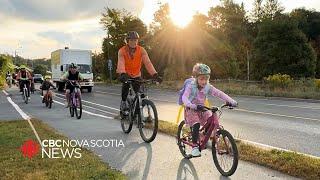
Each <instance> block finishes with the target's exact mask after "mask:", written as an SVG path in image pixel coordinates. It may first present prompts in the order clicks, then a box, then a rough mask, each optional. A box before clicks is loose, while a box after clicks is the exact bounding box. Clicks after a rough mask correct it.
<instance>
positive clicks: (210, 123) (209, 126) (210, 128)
mask: <svg viewBox="0 0 320 180" xmlns="http://www.w3.org/2000/svg"><path fill="white" fill-rule="evenodd" d="M218 111H219V112H220V113H221V110H220V109H218V110H217V111H215V112H212V116H210V117H209V118H208V120H207V121H206V123H205V124H204V125H203V126H202V127H201V128H200V129H199V132H201V131H205V130H206V131H207V132H206V134H205V136H204V137H203V136H202V135H201V134H200V133H199V138H198V141H199V148H200V150H204V149H206V144H207V142H208V141H209V139H210V137H211V135H212V134H213V135H214V136H213V138H214V140H215V134H216V132H217V131H218V130H219V129H223V127H222V126H220V125H219V119H220V115H221V114H220V115H219V117H218V121H217V122H218V123H217V124H215V123H214V116H215V113H216V112H218ZM182 142H183V143H185V144H187V145H189V146H194V145H195V144H194V143H192V142H189V141H187V140H185V139H182Z"/></svg>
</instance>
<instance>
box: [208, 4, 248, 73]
mask: <svg viewBox="0 0 320 180" xmlns="http://www.w3.org/2000/svg"><path fill="white" fill-rule="evenodd" d="M208 17H209V22H210V25H211V27H212V28H213V32H212V36H214V37H217V38H219V39H220V42H221V43H220V44H221V45H222V46H224V48H222V50H224V51H225V52H228V53H223V54H225V55H226V56H225V57H222V58H221V59H218V61H222V62H217V63H218V64H220V65H218V67H223V68H226V67H228V66H227V64H230V62H233V63H234V62H235V64H237V66H236V67H238V68H239V69H237V70H235V71H238V72H239V73H236V74H237V75H240V77H241V78H245V77H246V74H247V52H248V51H250V50H251V48H252V47H251V46H252V41H253V38H252V36H251V33H250V30H249V28H250V27H251V26H250V23H249V21H248V17H247V16H246V11H245V9H244V5H243V4H240V5H239V4H237V3H235V2H234V1H233V0H223V1H222V5H221V6H216V7H212V8H211V9H210V11H209V12H208ZM213 53H218V54H221V52H217V51H215V52H213ZM233 63H231V64H233ZM223 64H224V65H223ZM224 70H225V72H226V75H227V76H234V74H230V71H228V70H226V69H224Z"/></svg>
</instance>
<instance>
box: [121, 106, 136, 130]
mask: <svg viewBox="0 0 320 180" xmlns="http://www.w3.org/2000/svg"><path fill="white" fill-rule="evenodd" d="M127 103H128V104H129V101H128V100H127ZM132 117H133V115H132V109H131V108H129V114H128V115H127V116H124V115H123V114H122V112H120V118H121V128H122V131H123V132H124V133H126V134H128V133H130V132H131V130H132V124H133V120H132Z"/></svg>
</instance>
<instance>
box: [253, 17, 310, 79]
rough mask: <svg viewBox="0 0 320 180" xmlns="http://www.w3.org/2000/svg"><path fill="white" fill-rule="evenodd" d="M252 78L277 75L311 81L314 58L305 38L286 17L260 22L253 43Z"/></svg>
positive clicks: (296, 26)
mask: <svg viewBox="0 0 320 180" xmlns="http://www.w3.org/2000/svg"><path fill="white" fill-rule="evenodd" d="M253 65H254V75H255V77H256V78H257V79H261V78H262V77H265V76H268V75H272V74H276V73H281V74H288V75H290V76H292V77H296V78H298V77H313V76H314V75H315V65H316V56H315V52H314V50H313V48H312V47H311V45H310V44H309V43H308V41H307V38H306V36H305V35H304V34H303V33H302V32H301V31H300V30H299V29H298V25H297V24H296V23H295V22H293V21H292V20H291V19H290V18H289V17H287V16H282V17H281V18H280V17H278V18H276V19H273V20H272V19H269V20H265V21H264V22H262V24H261V26H260V27H259V33H258V36H257V38H256V39H255V41H254V52H253Z"/></svg>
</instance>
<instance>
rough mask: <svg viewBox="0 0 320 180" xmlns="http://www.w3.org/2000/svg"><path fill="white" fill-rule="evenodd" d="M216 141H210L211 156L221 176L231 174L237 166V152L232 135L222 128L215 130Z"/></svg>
mask: <svg viewBox="0 0 320 180" xmlns="http://www.w3.org/2000/svg"><path fill="white" fill-rule="evenodd" d="M216 137H217V138H216V142H214V141H212V158H213V161H214V164H215V165H216V167H217V169H218V171H219V172H220V173H221V174H222V175H223V176H231V175H232V174H233V173H234V172H235V171H236V169H237V167H238V160H239V153H238V148H237V145H236V142H235V140H234V139H233V137H232V135H231V134H230V133H229V132H228V131H227V130H224V129H220V130H219V131H218V132H217V136H216Z"/></svg>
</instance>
